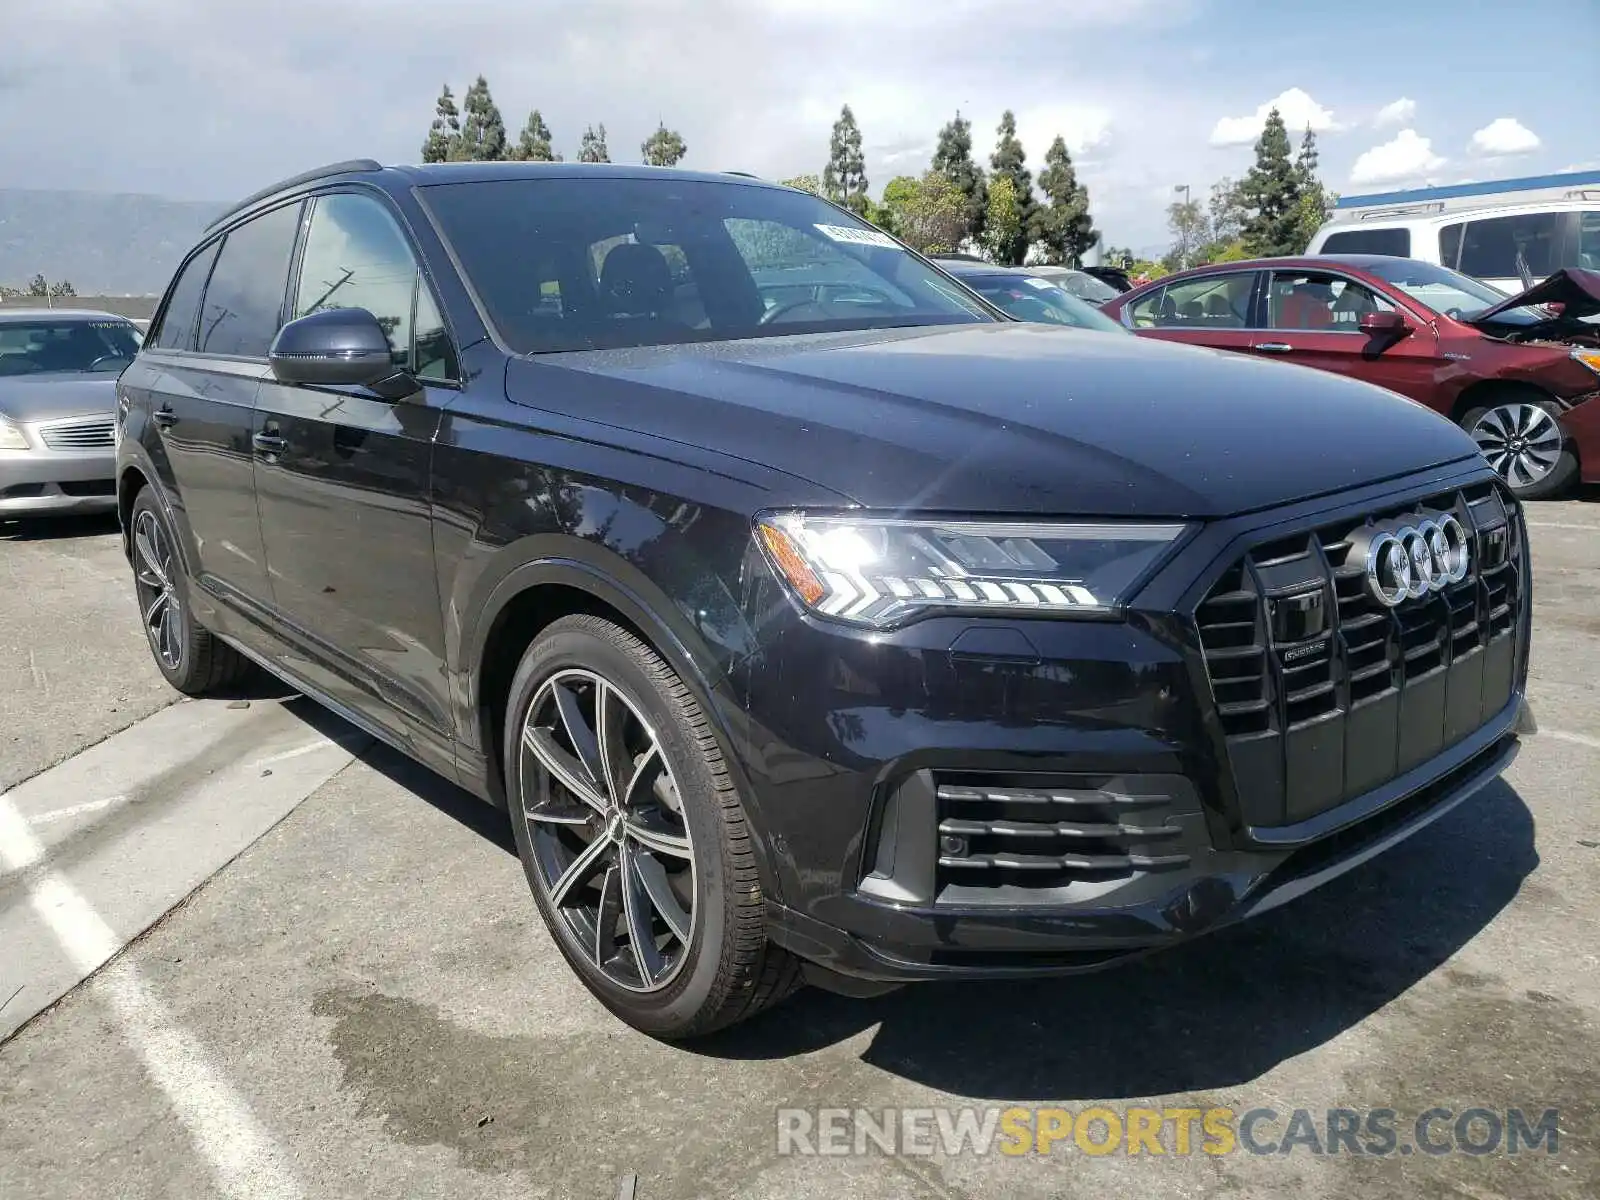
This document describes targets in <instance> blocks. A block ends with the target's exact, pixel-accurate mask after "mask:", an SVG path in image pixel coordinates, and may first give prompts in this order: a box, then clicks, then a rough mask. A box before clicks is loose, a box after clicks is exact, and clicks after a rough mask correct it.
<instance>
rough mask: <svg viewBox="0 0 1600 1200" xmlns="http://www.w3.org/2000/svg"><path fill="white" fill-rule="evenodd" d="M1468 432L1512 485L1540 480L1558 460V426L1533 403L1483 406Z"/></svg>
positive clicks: (1559, 429)
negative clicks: (1483, 408) (1486, 407)
mask: <svg viewBox="0 0 1600 1200" xmlns="http://www.w3.org/2000/svg"><path fill="white" fill-rule="evenodd" d="M1470 432H1471V434H1472V437H1473V440H1474V441H1476V442H1477V443H1478V447H1479V449H1481V450H1482V451H1483V456H1484V457H1485V458H1487V459H1488V460H1489V465H1490V466H1492V467H1493V468H1494V469H1495V470H1496V471H1498V472H1499V473H1500V476H1501V478H1503V479H1504V480H1505V481H1506V482H1507V483H1509V484H1510V485H1511V486H1512V487H1514V488H1530V487H1533V486H1535V485H1537V484H1539V483H1542V482H1543V481H1544V480H1545V479H1546V478H1548V477H1549V475H1550V472H1551V471H1553V470H1555V469H1556V464H1557V463H1559V462H1560V461H1561V448H1562V445H1563V443H1564V441H1565V439H1564V438H1562V436H1561V428H1560V426H1558V425H1557V424H1556V419H1555V418H1554V417H1552V416H1551V415H1550V414H1549V413H1548V412H1546V411H1545V410H1544V409H1542V408H1540V407H1539V406H1538V405H1537V404H1501V405H1497V406H1496V407H1494V408H1491V409H1487V410H1485V411H1484V413H1483V415H1482V416H1480V417H1479V418H1478V419H1477V421H1476V422H1475V423H1474V424H1473V426H1472V429H1471V430H1470Z"/></svg>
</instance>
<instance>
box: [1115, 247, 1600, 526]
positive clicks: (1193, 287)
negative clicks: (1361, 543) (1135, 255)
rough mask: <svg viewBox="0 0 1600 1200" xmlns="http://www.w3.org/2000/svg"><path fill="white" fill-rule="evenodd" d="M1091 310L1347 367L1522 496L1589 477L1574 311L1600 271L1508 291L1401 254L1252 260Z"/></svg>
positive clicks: (1588, 312) (1589, 423)
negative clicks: (1435, 417) (1462, 446)
mask: <svg viewBox="0 0 1600 1200" xmlns="http://www.w3.org/2000/svg"><path fill="white" fill-rule="evenodd" d="M1102 309H1103V311H1104V312H1105V313H1107V314H1108V315H1109V316H1112V317H1114V318H1116V319H1117V320H1119V321H1121V322H1122V323H1123V324H1124V325H1126V326H1128V327H1129V328H1130V329H1132V330H1133V331H1134V332H1135V333H1138V334H1141V335H1143V336H1145V337H1155V338H1161V339H1163V340H1165V341H1172V342H1187V343H1188V344H1190V345H1195V346H1211V347H1214V348H1216V349H1218V350H1234V351H1238V352H1239V353H1242V354H1254V355H1260V356H1262V357H1270V358H1273V359H1277V360H1278V361H1280V362H1288V363H1299V364H1302V365H1304V366H1308V367H1317V368H1320V369H1321V370H1324V371H1334V372H1337V373H1338V374H1340V375H1352V376H1354V377H1355V378H1357V379H1363V380H1366V381H1367V382H1368V383H1375V384H1378V385H1379V386H1380V387H1386V388H1389V389H1390V390H1391V391H1395V392H1399V393H1400V394H1401V395H1402V396H1408V397H1410V398H1411V399H1413V400H1417V401H1419V402H1421V403H1423V404H1426V405H1427V406H1428V407H1429V408H1432V409H1434V410H1435V411H1437V412H1440V413H1443V414H1444V415H1445V416H1447V417H1449V418H1450V419H1451V420H1453V421H1456V422H1457V423H1459V424H1460V425H1461V426H1462V427H1463V428H1464V429H1466V430H1467V432H1469V433H1470V434H1472V436H1473V437H1474V438H1475V439H1476V440H1477V442H1478V444H1479V445H1480V446H1481V447H1483V452H1484V455H1485V456H1486V457H1487V458H1488V459H1489V461H1490V463H1492V464H1493V465H1494V467H1495V469H1496V470H1497V471H1499V472H1500V474H1501V476H1502V477H1504V479H1505V480H1506V482H1507V483H1509V484H1510V485H1511V487H1512V489H1513V490H1514V491H1515V492H1516V493H1517V494H1518V495H1520V496H1523V497H1525V498H1528V499H1538V498H1543V497H1549V496H1554V495H1556V494H1558V493H1560V492H1563V491H1565V490H1566V489H1567V488H1568V487H1569V486H1570V485H1571V484H1572V483H1573V482H1574V481H1575V480H1577V479H1579V478H1582V479H1583V480H1584V481H1586V482H1590V483H1600V324H1594V323H1591V322H1590V321H1587V320H1585V318H1594V317H1596V316H1600V272H1596V271H1584V270H1575V269H1574V270H1566V271H1558V272H1557V273H1556V274H1554V275H1552V276H1550V278H1549V279H1547V280H1545V281H1544V282H1543V283H1541V284H1539V285H1537V286H1536V287H1533V288H1530V289H1529V290H1527V291H1525V292H1523V293H1521V294H1520V295H1517V296H1513V297H1511V298H1509V299H1507V298H1506V297H1505V296H1503V295H1502V294H1501V293H1500V292H1497V291H1495V290H1494V289H1492V288H1489V287H1486V286H1485V285H1483V284H1481V283H1479V282H1477V281H1476V280H1474V279H1469V278H1468V277H1467V276H1465V275H1461V274H1459V273H1457V272H1455V271H1451V270H1448V269H1446V268H1444V267H1438V266H1434V265H1432V264H1430V263H1424V262H1417V261H1416V260H1414V259H1409V258H1387V257H1382V256H1379V255H1355V254H1352V255H1340V254H1328V255H1321V256H1319V257H1315V258H1273V259H1258V260H1255V261H1252V262H1237V263H1219V264H1215V265H1212V266H1206V267H1196V268H1195V269H1193V270H1190V271H1183V272H1180V273H1178V274H1176V275H1168V276H1166V277H1164V278H1162V279H1158V280H1156V281H1154V282H1153V283H1148V284H1145V285H1144V286H1143V287H1139V288H1135V289H1134V290H1133V291H1131V292H1126V293H1124V294H1123V295H1121V296H1118V297H1117V298H1116V299H1114V300H1109V301H1107V302H1106V303H1105V304H1104V305H1103V306H1102ZM1290 399H1292V397H1291V396H1290V394H1288V392H1287V391H1286V394H1285V401H1286V402H1288V401H1289V400H1290ZM1352 432H1354V431H1352Z"/></svg>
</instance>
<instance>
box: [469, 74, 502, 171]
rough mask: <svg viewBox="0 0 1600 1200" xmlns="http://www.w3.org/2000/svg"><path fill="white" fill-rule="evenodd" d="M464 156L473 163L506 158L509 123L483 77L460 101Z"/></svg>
mask: <svg viewBox="0 0 1600 1200" xmlns="http://www.w3.org/2000/svg"><path fill="white" fill-rule="evenodd" d="M461 157H462V158H464V159H467V160H469V161H472V162H497V161H499V160H501V159H503V158H505V157H506V123H505V121H504V120H502V119H501V117H500V110H499V109H498V108H497V107H495V102H494V99H493V98H492V97H491V96H490V95H489V81H488V80H487V79H485V78H484V77H483V76H482V75H479V76H478V78H477V79H476V80H475V81H474V82H473V84H472V86H471V87H469V88H468V89H467V94H466V95H465V96H463V97H462V98H461Z"/></svg>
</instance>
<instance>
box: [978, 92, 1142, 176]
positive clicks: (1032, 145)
mask: <svg viewBox="0 0 1600 1200" xmlns="http://www.w3.org/2000/svg"><path fill="white" fill-rule="evenodd" d="M1057 135H1059V136H1060V137H1061V138H1062V139H1064V140H1065V141H1066V143H1067V153H1069V154H1071V155H1072V158H1073V162H1074V164H1075V165H1076V164H1077V163H1079V162H1092V161H1094V160H1095V159H1096V158H1100V157H1104V154H1105V152H1106V151H1107V150H1109V149H1110V147H1111V113H1110V112H1109V111H1108V110H1106V109H1104V108H1098V107H1095V106H1092V105H1073V104H1064V105H1053V106H1050V107H1046V108H1030V109H1026V110H1024V111H1022V112H1019V113H1018V114H1017V138H1018V140H1020V141H1021V142H1022V146H1023V149H1025V150H1026V151H1027V152H1028V162H1029V164H1030V165H1031V166H1032V167H1033V170H1034V173H1035V174H1038V172H1039V171H1040V170H1041V169H1042V167H1043V164H1044V156H1045V151H1047V150H1049V149H1050V143H1051V142H1053V141H1055V140H1056V137H1057ZM974 140H976V139H974Z"/></svg>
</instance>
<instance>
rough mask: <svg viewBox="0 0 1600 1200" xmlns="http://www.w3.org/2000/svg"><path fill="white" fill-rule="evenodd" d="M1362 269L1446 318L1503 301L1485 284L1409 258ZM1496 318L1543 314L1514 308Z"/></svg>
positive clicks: (1533, 317) (1539, 318)
mask: <svg viewBox="0 0 1600 1200" xmlns="http://www.w3.org/2000/svg"><path fill="white" fill-rule="evenodd" d="M1362 265H1363V267H1364V268H1365V269H1366V270H1368V271H1370V272H1371V273H1372V274H1374V275H1376V276H1377V277H1378V278H1379V279H1383V280H1387V281H1388V282H1389V283H1392V284H1394V286H1395V287H1397V288H1399V289H1400V290H1401V291H1402V292H1404V293H1405V294H1406V295H1408V296H1410V297H1411V298H1412V299H1413V300H1415V301H1417V303H1419V304H1423V305H1426V306H1427V307H1428V308H1431V309H1432V310H1433V311H1434V312H1437V313H1443V314H1444V315H1445V316H1447V317H1452V318H1456V317H1466V316H1471V315H1472V314H1473V313H1479V312H1482V311H1483V310H1484V309H1486V308H1489V307H1490V306H1491V305H1495V304H1499V303H1500V302H1501V301H1502V300H1504V299H1505V298H1506V295H1505V293H1504V292H1501V291H1497V290H1496V289H1494V288H1492V287H1490V286H1489V285H1488V284H1486V283H1479V282H1478V281H1477V280H1476V279H1473V278H1471V277H1469V276H1466V275H1463V274H1461V273H1460V272H1459V271H1452V270H1450V269H1449V268H1448V267H1436V266H1434V265H1433V264H1432V263H1425V262H1418V261H1416V260H1415V259H1410V258H1396V259H1392V260H1389V261H1385V262H1372V263H1364V264H1362ZM1496 319H1497V320H1499V319H1506V320H1509V321H1512V322H1515V321H1519V320H1526V321H1530V322H1531V321H1542V320H1544V319H1545V318H1544V315H1543V314H1541V313H1540V312H1538V311H1537V310H1536V309H1532V308H1526V307H1524V308H1513V309H1510V310H1508V311H1507V312H1504V313H1501V314H1500V316H1499V317H1497V318H1496Z"/></svg>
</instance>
